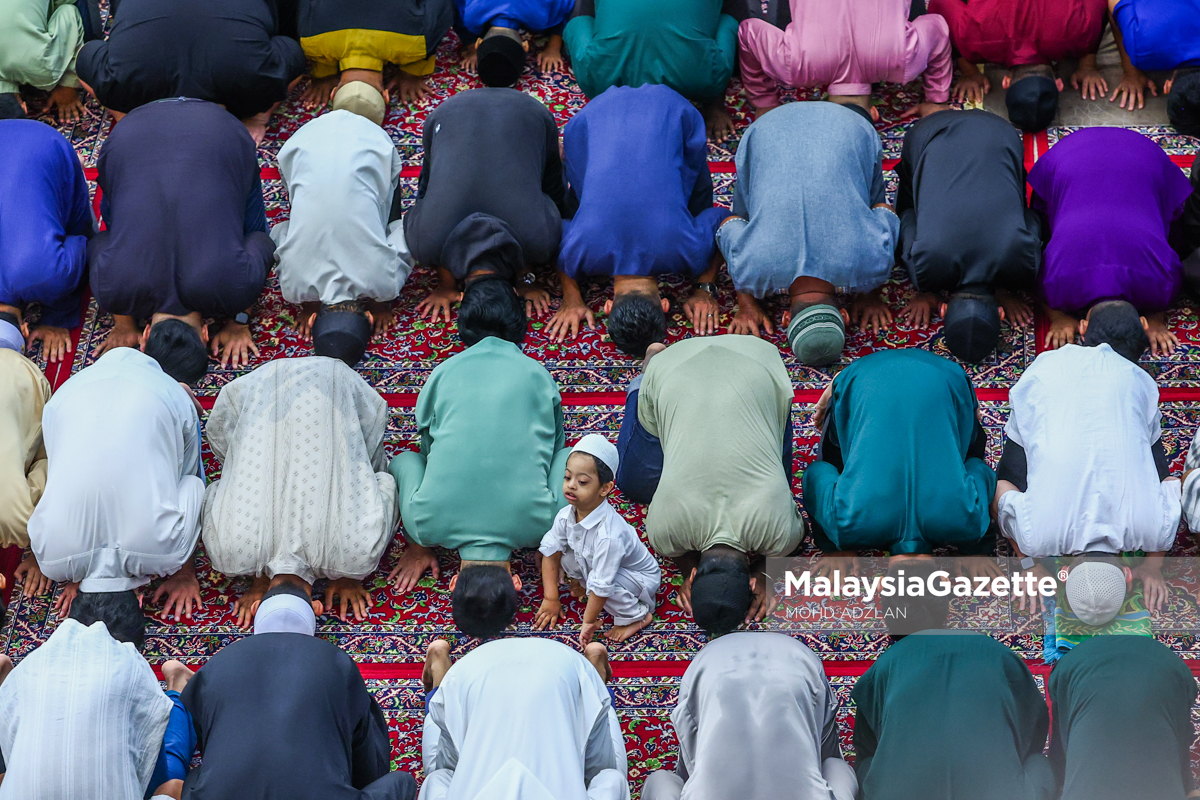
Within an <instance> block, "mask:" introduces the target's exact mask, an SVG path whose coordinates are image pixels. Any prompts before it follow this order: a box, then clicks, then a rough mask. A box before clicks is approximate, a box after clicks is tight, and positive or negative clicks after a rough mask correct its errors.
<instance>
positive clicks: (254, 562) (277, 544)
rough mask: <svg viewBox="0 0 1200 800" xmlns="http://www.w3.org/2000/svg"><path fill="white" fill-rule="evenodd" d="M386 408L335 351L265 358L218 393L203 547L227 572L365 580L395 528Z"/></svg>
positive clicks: (209, 429) (210, 427)
mask: <svg viewBox="0 0 1200 800" xmlns="http://www.w3.org/2000/svg"><path fill="white" fill-rule="evenodd" d="M387 417H388V410H387V403H386V402H385V401H384V399H383V398H382V397H380V396H379V393H378V392H376V391H375V390H374V389H372V388H371V387H370V386H368V385H367V383H366V381H364V380H363V379H362V378H361V377H359V375H358V373H357V372H355V371H354V370H352V369H351V368H350V367H348V366H346V365H345V364H344V363H342V362H341V361H339V360H338V359H336V358H324V357H322V356H309V357H307V358H285V359H279V360H276V361H272V362H270V363H269V364H265V365H263V366H261V367H259V368H258V369H256V370H254V371H253V372H251V373H250V374H249V375H244V376H242V377H240V378H238V379H237V380H235V381H233V382H232V383H230V384H228V385H227V386H225V387H224V388H223V389H222V390H221V394H220V395H218V397H217V402H216V403H215V404H214V405H213V409H212V413H211V414H209V417H208V422H207V424H206V426H205V432H206V433H207V435H208V443H209V446H210V447H211V448H212V452H213V455H214V456H216V457H217V459H218V460H219V461H220V462H221V465H222V466H221V479H220V480H217V481H213V483H212V484H211V485H210V486H209V487H208V492H207V494H206V495H205V498H204V548H205V550H206V551H207V552H208V555H209V557H210V558H211V559H212V564H213V568H214V569H216V570H218V571H220V572H223V573H225V574H226V575H266V576H267V577H273V576H275V575H277V574H280V573H291V574H294V575H299V576H300V577H301V578H303V579H304V580H307V581H309V582H311V581H313V580H314V579H315V578H331V579H337V578H344V577H350V578H360V579H361V578H364V577H366V576H367V575H369V574H370V573H371V572H373V571H374V570H375V567H376V566H378V564H379V559H380V557H381V556H382V555H383V551H384V550H385V549H387V546H388V543H389V542H390V541H391V539H392V533H393V530H394V529H395V527H396V516H397V506H396V481H395V479H394V478H392V476H391V475H390V474H389V473H388V472H387V471H386V458H385V455H384V450H383V434H384V430H385V429H386V428H387Z"/></svg>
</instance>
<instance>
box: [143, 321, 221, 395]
mask: <svg viewBox="0 0 1200 800" xmlns="http://www.w3.org/2000/svg"><path fill="white" fill-rule="evenodd" d="M142 350H143V352H144V353H145V354H146V355H148V356H150V357H151V358H153V359H154V360H155V361H157V362H158V365H159V366H160V367H162V371H163V372H165V373H167V374H168V375H170V376H171V377H172V378H174V379H175V380H177V381H179V382H180V383H186V384H187V385H188V386H195V385H196V384H197V383H199V382H200V379H201V378H203V377H204V376H205V375H207V374H208V349H207V348H205V346H204V340H202V339H201V338H200V334H199V333H197V332H196V329H195V328H193V327H192V326H191V325H188V324H187V323H186V322H184V321H183V320H181V319H164V320H160V321H159V322H156V323H155V324H154V325H153V326H152V327H151V328H150V335H149V336H148V337H146V346H145V347H144V348H143V349H142Z"/></svg>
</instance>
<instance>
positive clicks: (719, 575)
mask: <svg viewBox="0 0 1200 800" xmlns="http://www.w3.org/2000/svg"><path fill="white" fill-rule="evenodd" d="M750 599H751V598H750V568H749V567H748V566H747V564H746V559H745V557H744V556H741V557H739V556H737V555H733V554H728V555H727V554H723V553H722V554H718V553H714V552H712V551H708V552H705V553H702V554H701V556H700V564H699V565H698V566H697V567H696V577H695V578H694V579H693V580H692V616H693V617H694V618H695V620H696V624H697V625H699V626H700V629H701V630H703V631H704V633H705V634H707V636H708V637H709V638H710V639H711V638H715V637H717V636H724V635H725V634H727V633H731V632H733V631H735V630H737V627H738V625H741V624H742V622H744V621H745V619H746V614H747V613H748V612H749V611H750Z"/></svg>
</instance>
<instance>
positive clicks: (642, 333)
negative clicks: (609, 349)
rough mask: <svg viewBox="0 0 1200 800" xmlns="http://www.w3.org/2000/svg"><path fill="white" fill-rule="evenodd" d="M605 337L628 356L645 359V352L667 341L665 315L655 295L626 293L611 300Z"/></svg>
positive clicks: (660, 301) (659, 299)
mask: <svg viewBox="0 0 1200 800" xmlns="http://www.w3.org/2000/svg"><path fill="white" fill-rule="evenodd" d="M607 326H608V335H609V336H611V337H612V340H613V344H614V345H616V347H617V349H618V350H620V351H621V352H622V353H624V354H625V355H627V356H633V357H634V358H644V357H645V356H646V349H647V348H649V347H650V345H652V344H654V343H655V342H661V341H663V340H664V339H666V338H667V315H666V314H664V313H663V310H662V299H661V298H659V297H658V296H657V295H651V294H643V293H640V292H627V293H625V294H621V295H617V296H616V297H614V298H613V304H612V311H610V312H609V314H608V321H607Z"/></svg>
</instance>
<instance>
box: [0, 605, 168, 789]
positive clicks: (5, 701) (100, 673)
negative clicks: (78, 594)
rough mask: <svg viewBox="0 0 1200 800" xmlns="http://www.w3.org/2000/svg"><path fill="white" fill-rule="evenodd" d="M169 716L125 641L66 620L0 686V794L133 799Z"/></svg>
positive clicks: (146, 779) (100, 626) (154, 682)
mask: <svg viewBox="0 0 1200 800" xmlns="http://www.w3.org/2000/svg"><path fill="white" fill-rule="evenodd" d="M170 714H171V701H170V699H168V698H167V696H166V695H165V694H163V691H162V689H161V688H159V685H158V679H157V678H155V677H154V671H153V670H152V669H150V665H149V664H147V663H146V659H144V658H142V656H141V654H139V653H138V651H137V649H136V648H135V647H134V646H133V645H132V644H129V643H128V642H118V641H117V640H116V639H113V638H112V637H111V636H109V635H108V629H107V628H106V627H105V626H104V623H103V622H95V623H92V624H91V625H90V626H84V625H83V624H82V623H79V622H76V621H75V620H73V619H69V620H66V621H65V622H63V623H62V624H61V625H59V626H58V628H57V629H55V631H54V633H53V634H52V635H51V636H50V638H49V639H47V640H46V643H45V644H43V645H42V646H41V647H39V648H38V649H36V650H34V651H33V652H32V653H30V654H29V655H28V656H26V657H25V659H24V660H23V661H22V662H21V663H20V664H18V665H17V667H16V668H15V669H14V670H13V671H12V672H11V673H9V675H8V677H7V678H5V679H4V683H3V684H0V751H3V753H4V762H5V765H6V766H7V768H8V772H7V773H6V774H5V775H4V782H3V783H0V798H14V799H15V798H20V800H141V798H142V797H143V795H144V793H145V791H146V787H147V785H148V784H149V783H150V777H151V775H153V774H154V765H155V763H156V762H157V760H158V754H159V751H160V750H161V749H162V740H163V732H164V731H166V729H167V720H168V718H169V717H170Z"/></svg>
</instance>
